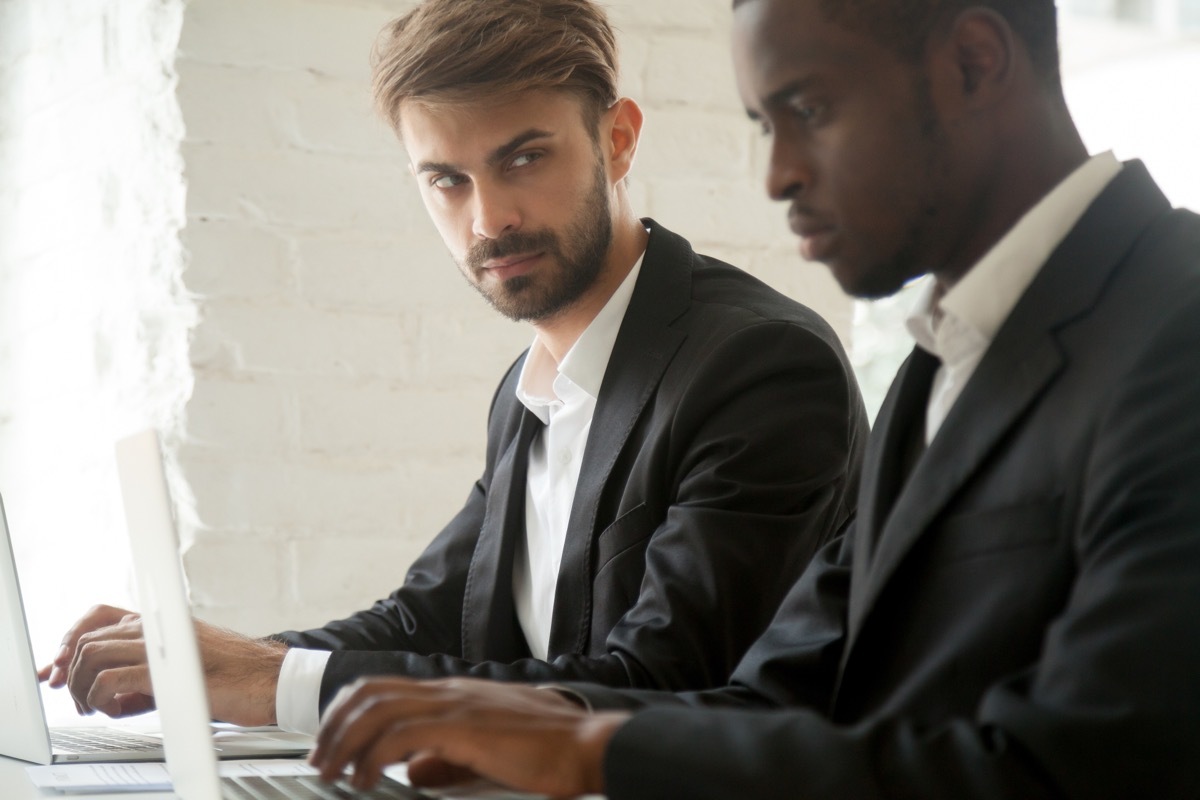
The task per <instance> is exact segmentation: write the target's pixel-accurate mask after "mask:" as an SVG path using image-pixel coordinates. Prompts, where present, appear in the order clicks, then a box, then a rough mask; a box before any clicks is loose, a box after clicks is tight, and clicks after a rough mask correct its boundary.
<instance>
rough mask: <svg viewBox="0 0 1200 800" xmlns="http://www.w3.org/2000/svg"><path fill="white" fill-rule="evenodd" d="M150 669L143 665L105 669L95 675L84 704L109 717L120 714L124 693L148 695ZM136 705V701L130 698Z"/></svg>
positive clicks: (149, 691)
mask: <svg viewBox="0 0 1200 800" xmlns="http://www.w3.org/2000/svg"><path fill="white" fill-rule="evenodd" d="M150 694H151V689H150V670H149V669H148V668H146V667H145V666H144V665H143V666H133V667H117V668H115V669H106V670H104V671H103V672H101V673H100V674H99V675H97V676H96V680H95V681H94V682H93V683H92V688H91V691H90V692H89V694H88V696H87V701H86V704H87V706H88V707H89V708H92V709H95V710H96V711H102V712H104V713H105V714H107V715H108V716H110V717H119V716H122V702H121V697H122V696H125V695H143V696H150ZM131 705H132V706H134V707H136V705H137V704H136V702H135V701H132V700H131Z"/></svg>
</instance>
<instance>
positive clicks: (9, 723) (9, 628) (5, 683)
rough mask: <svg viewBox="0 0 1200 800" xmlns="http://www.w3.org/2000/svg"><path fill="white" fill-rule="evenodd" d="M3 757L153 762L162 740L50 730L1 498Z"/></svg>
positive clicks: (119, 732) (105, 731) (112, 731)
mask: <svg viewBox="0 0 1200 800" xmlns="http://www.w3.org/2000/svg"><path fill="white" fill-rule="evenodd" d="M0 642H4V646H2V647H0V720H3V724H0V755H6V756H11V757H13V758H19V759H21V760H23V761H32V762H34V763H37V764H57V763H64V762H72V761H82V762H93V761H151V760H154V759H158V760H161V759H162V757H163V750H162V740H161V739H160V738H159V737H158V736H154V735H149V734H141V733H137V732H133V731H129V730H126V729H122V728H116V727H97V726H80V727H70V728H60V727H54V728H51V727H50V726H49V725H48V724H47V723H46V711H45V707H44V706H43V705H42V694H41V690H40V687H39V686H38V679H37V666H36V663H35V661H34V655H33V645H32V642H31V640H30V638H29V626H28V623H27V621H26V618H25V606H24V604H23V603H22V601H21V585H20V583H19V582H18V580H17V565H16V559H15V557H14V555H13V548H12V542H11V540H10V539H9V534H8V523H7V520H6V519H5V515H4V502H3V500H2V499H0Z"/></svg>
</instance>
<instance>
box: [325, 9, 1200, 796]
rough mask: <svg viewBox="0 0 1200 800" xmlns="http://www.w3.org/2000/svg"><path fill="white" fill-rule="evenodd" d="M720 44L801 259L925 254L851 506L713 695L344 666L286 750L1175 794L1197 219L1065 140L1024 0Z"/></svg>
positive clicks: (856, 283) (898, 275) (1199, 612)
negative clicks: (319, 713)
mask: <svg viewBox="0 0 1200 800" xmlns="http://www.w3.org/2000/svg"><path fill="white" fill-rule="evenodd" d="M734 60H735V64H736V67H737V73H738V82H739V89H740V92H741V95H742V98H743V101H744V104H745V106H746V108H747V110H748V111H749V113H750V116H751V118H752V119H753V120H755V121H756V122H757V123H758V124H760V125H761V126H762V128H763V132H764V134H765V135H766V136H767V137H768V138H769V141H770V148H771V158H770V162H769V174H768V180H767V185H768V190H769V192H770V194H771V196H772V197H774V198H776V199H779V200H782V201H786V202H788V203H789V204H790V209H789V211H790V213H789V218H790V221H791V224H792V227H793V229H794V230H795V232H796V233H797V234H798V235H799V237H800V240H801V250H802V251H803V252H804V254H805V255H806V256H808V257H810V258H813V259H817V260H820V261H823V262H825V263H826V264H827V265H828V266H829V268H830V269H831V270H832V272H833V274H834V275H835V276H836V278H837V279H838V281H839V282H840V283H841V285H842V286H843V287H844V288H845V289H846V290H848V291H849V292H851V293H854V294H857V295H863V296H876V295H882V294H888V293H891V292H894V291H896V290H897V289H898V288H899V287H900V286H902V285H903V284H904V283H905V282H906V281H908V280H910V279H912V278H914V277H916V276H918V275H922V274H924V273H930V274H931V276H932V277H931V279H930V280H929V282H928V283H927V284H926V291H925V294H924V296H923V297H922V299H921V302H920V303H919V304H918V307H917V309H916V313H915V314H914V316H913V317H912V319H911V320H910V322H909V327H910V329H911V330H912V331H913V332H914V334H915V338H916V340H917V343H918V346H917V348H916V349H914V351H913V353H912V355H911V356H910V358H909V359H908V361H907V362H906V363H905V364H904V365H903V366H902V367H901V369H900V372H899V374H898V376H897V378H896V381H895V383H894V384H893V387H892V390H891V392H890V394H889V396H888V398H887V399H886V400H885V401H884V405H883V407H882V409H881V410H880V412H879V417H878V421H877V423H876V425H875V428H874V430H873V431H872V433H871V437H870V442H869V444H868V448H867V454H866V458H865V461H864V468H863V481H862V490H861V496H860V501H859V507H858V515H857V517H856V519H855V522H854V524H853V525H852V526H851V527H850V529H849V530H848V532H847V533H846V535H845V536H843V537H842V538H841V539H840V540H839V541H837V542H834V543H833V544H832V545H830V546H828V547H826V548H825V549H824V550H822V552H821V553H820V554H818V556H817V557H816V558H815V559H814V560H813V562H812V564H811V565H810V568H809V569H808V570H807V571H806V573H805V575H804V576H803V577H802V578H801V579H800V580H799V581H798V582H797V583H796V585H795V586H794V587H793V589H792V591H791V592H790V593H789V596H788V598H787V600H785V602H784V604H783V606H782V607H781V609H780V612H779V614H778V615H777V616H776V618H775V620H774V621H773V622H772V624H771V626H770V627H769V628H768V629H767V631H766V632H765V633H764V634H763V636H762V637H761V638H760V639H759V641H758V642H757V643H755V645H754V646H753V647H751V648H750V650H749V651H748V652H747V655H746V656H745V658H744V659H743V661H742V663H741V664H740V665H739V666H738V668H737V669H736V670H735V672H734V674H733V677H732V679H731V681H730V685H729V686H728V687H725V688H722V689H718V690H714V691H708V692H699V693H692V694H684V695H667V694H663V693H651V692H642V693H635V692H627V691H618V690H613V689H607V688H604V687H592V686H582V685H577V686H573V687H571V689H572V690H573V692H574V693H575V696H576V698H577V699H583V700H586V701H588V702H590V703H591V705H592V706H593V707H594V708H597V709H599V708H608V709H614V708H622V709H623V710H609V711H606V712H603V713H595V714H589V713H587V712H586V711H584V710H583V709H581V708H580V707H579V706H578V705H575V704H573V703H572V702H570V701H569V700H568V699H567V697H566V695H565V694H564V693H559V692H552V691H534V690H532V689H530V688H529V687H510V686H501V685H497V684H491V683H488V682H484V681H462V682H457V683H448V682H438V681H434V682H417V681H405V680H399V679H382V680H376V681H366V682H363V683H361V684H359V685H358V686H356V687H353V689H349V690H347V691H346V692H345V693H344V694H343V695H341V696H340V697H339V699H338V700H337V701H335V703H334V705H333V707H332V708H330V709H329V711H328V712H327V715H326V719H325V722H324V724H323V727H322V731H321V735H320V737H319V740H318V747H317V749H316V751H315V752H314V754H313V760H314V761H315V762H316V763H317V764H319V765H320V766H321V767H322V769H323V772H324V774H325V776H326V777H332V776H334V775H336V774H338V773H339V772H340V770H341V769H342V768H343V767H344V766H345V765H347V764H352V765H354V766H355V773H354V779H355V781H356V782H357V783H359V784H360V785H366V784H369V783H371V782H372V780H373V779H374V776H375V775H376V774H377V772H378V769H379V767H380V765H382V764H385V763H388V762H390V761H396V760H400V759H405V758H410V757H411V759H412V760H411V761H410V762H409V775H410V777H412V778H413V779H414V780H415V781H417V782H418V783H438V782H442V781H446V780H449V779H452V778H455V777H461V775H462V772H461V769H462V768H467V769H469V770H471V771H473V772H475V773H478V774H482V775H485V776H487V777H490V778H493V779H496V780H498V781H501V782H502V783H505V784H508V785H511V786H514V787H517V788H521V789H526V790H530V791H537V792H544V793H546V794H551V795H553V796H556V797H557V796H564V797H565V796H574V795H577V794H583V793H588V792H603V793H605V794H607V795H608V797H610V798H611V800H628V799H629V798H689V799H690V800H697V799H703V798H721V799H722V800H724V798H730V797H751V798H756V799H757V798H837V799H839V800H871V799H872V798H944V799H945V800H967V799H969V798H1020V799H1021V800H1028V799H1029V798H1087V799H1088V800H1096V799H1097V798H1114V799H1116V798H1121V799H1123V798H1133V797H1139V798H1141V797H1146V798H1150V797H1153V798H1181V799H1182V798H1187V799H1189V800H1190V799H1191V798H1196V797H1200V413H1197V409H1200V361H1198V359H1200V218H1198V217H1197V216H1196V215H1195V214H1193V213H1191V212H1188V211H1183V210H1173V209H1172V208H1171V207H1170V204H1169V203H1168V202H1167V200H1166V198H1165V197H1164V196H1163V195H1162V193H1161V192H1160V191H1159V189H1158V188H1157V186H1156V185H1155V184H1154V182H1153V180H1152V179H1151V178H1150V176H1149V175H1148V173H1147V172H1146V170H1145V168H1144V167H1143V166H1142V165H1141V164H1140V163H1138V162H1129V163H1126V164H1121V163H1120V162H1118V161H1117V160H1116V159H1115V158H1114V157H1113V156H1112V154H1111V153H1105V154H1100V155H1096V156H1092V157H1089V155H1088V153H1087V150H1086V149H1085V147H1084V145H1083V142H1082V141H1081V139H1080V136H1079V134H1078V133H1077V131H1076V129H1075V126H1074V124H1073V122H1072V120H1071V117H1070V114H1069V112H1068V110H1067V106H1066V102H1065V100H1064V97H1063V93H1062V87H1061V80H1060V77H1059V68H1058V50H1057V35H1056V11H1055V7H1054V3H1053V0H986V2H980V1H977V0H912V2H894V0H739V1H738V2H735V10H734ZM639 706H640V707H641V708H640V709H639V708H638V707H639ZM631 707H632V708H634V709H638V710H635V711H633V712H632V713H631V712H630V711H629V710H628V709H630V708H631Z"/></svg>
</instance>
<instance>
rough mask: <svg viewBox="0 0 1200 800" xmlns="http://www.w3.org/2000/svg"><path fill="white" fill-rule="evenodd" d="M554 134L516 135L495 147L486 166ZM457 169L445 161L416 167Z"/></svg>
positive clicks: (536, 131)
mask: <svg viewBox="0 0 1200 800" xmlns="http://www.w3.org/2000/svg"><path fill="white" fill-rule="evenodd" d="M553 136H554V134H553V133H551V132H550V131H545V130H542V129H541V128H530V129H529V130H527V131H522V132H521V133H518V134H517V135H516V136H514V137H513V138H511V139H509V140H508V141H507V142H505V143H504V144H502V145H500V146H499V147H497V148H496V149H495V150H493V151H492V152H491V153H489V154H488V157H487V165H488V166H489V167H494V166H495V165H496V164H499V163H500V162H501V161H503V160H504V159H506V158H508V157H509V156H510V155H512V154H513V153H515V152H516V151H517V150H520V149H521V148H522V147H524V146H525V145H527V144H529V143H530V142H532V141H535V140H537V139H549V138H551V137H553ZM458 171H459V168H458V167H456V166H455V165H454V164H451V163H449V162H446V161H422V162H421V163H420V164H418V165H417V172H418V173H422V172H458Z"/></svg>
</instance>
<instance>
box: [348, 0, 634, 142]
mask: <svg viewBox="0 0 1200 800" xmlns="http://www.w3.org/2000/svg"><path fill="white" fill-rule="evenodd" d="M372 69H373V75H374V77H373V81H372V90H373V93H374V97H375V104H376V107H377V108H378V110H379V112H380V113H381V114H382V115H383V117H384V118H385V119H387V120H388V122H390V123H391V125H392V127H393V128H394V129H396V130H397V131H398V130H399V126H400V106H401V104H402V103H404V101H406V100H417V101H419V102H423V103H430V104H443V103H444V104H460V103H472V102H480V101H483V100H487V101H493V100H503V99H505V98H506V97H510V96H513V95H516V94H519V93H522V92H526V91H532V90H538V89H557V90H563V91H567V92H571V93H573V94H575V95H577V96H578V97H579V98H580V100H581V101H582V105H583V109H584V115H585V120H586V121H588V122H589V123H590V126H591V127H593V128H594V127H595V126H596V123H597V122H598V121H599V118H600V115H601V114H602V113H603V112H604V110H605V109H607V108H608V107H609V106H611V105H612V104H613V103H615V102H616V101H617V46H616V39H615V37H614V36H613V31H612V28H611V27H609V24H608V20H607V18H606V17H605V14H604V11H603V10H602V9H601V8H600V7H599V6H597V5H596V4H595V3H593V2H591V0H425V2H423V3H421V4H420V5H419V6H417V7H416V8H415V9H414V10H413V11H411V12H409V13H408V14H405V15H404V16H402V17H400V18H399V19H396V20H393V21H392V22H391V23H389V24H388V25H387V26H386V27H385V28H384V29H383V31H382V32H381V33H380V35H379V39H378V41H377V42H376V43H375V50H374V53H373V54H372Z"/></svg>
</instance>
